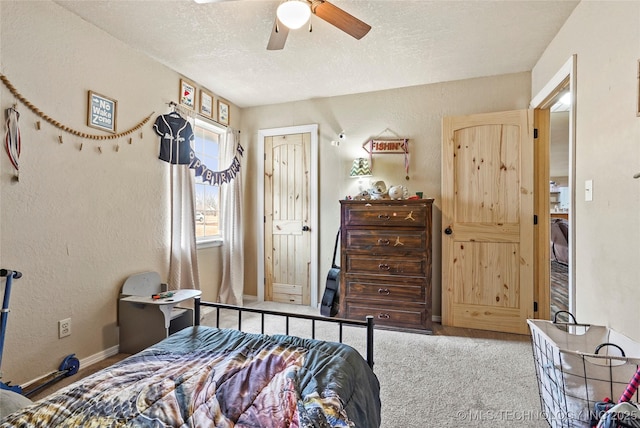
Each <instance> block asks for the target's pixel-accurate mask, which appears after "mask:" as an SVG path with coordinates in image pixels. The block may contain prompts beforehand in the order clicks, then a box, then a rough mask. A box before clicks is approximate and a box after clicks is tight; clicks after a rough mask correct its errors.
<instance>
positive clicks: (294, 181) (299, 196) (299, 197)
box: [264, 133, 311, 305]
mask: <svg viewBox="0 0 640 428" xmlns="http://www.w3.org/2000/svg"><path fill="white" fill-rule="evenodd" d="M310 147H311V134H309V133H305V134H288V135H281V136H273V137H267V138H265V169H264V171H265V177H264V187H265V188H264V191H265V199H264V200H265V234H264V236H265V300H271V301H275V302H285V303H294V304H302V305H309V304H310V273H309V272H310V265H311V256H310V254H311V233H310V229H309V228H310V224H309V222H310V201H309V168H310Z"/></svg>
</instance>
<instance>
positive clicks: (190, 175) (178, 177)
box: [168, 111, 200, 290]
mask: <svg viewBox="0 0 640 428" xmlns="http://www.w3.org/2000/svg"><path fill="white" fill-rule="evenodd" d="M180 113H181V114H182V115H183V117H184V116H186V114H185V113H184V112H182V111H180ZM190 119H191V126H193V118H192V117H190ZM169 168H170V174H171V177H170V192H171V254H170V261H169V280H168V283H169V284H168V285H169V288H170V289H172V290H179V289H182V288H195V289H198V290H199V289H200V278H199V276H198V257H197V254H196V223H195V195H194V194H195V186H194V182H195V177H194V172H193V170H191V169H189V165H172V164H169Z"/></svg>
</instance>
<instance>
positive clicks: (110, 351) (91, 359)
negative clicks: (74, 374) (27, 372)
mask: <svg viewBox="0 0 640 428" xmlns="http://www.w3.org/2000/svg"><path fill="white" fill-rule="evenodd" d="M119 348H120V346H119V345H116V346H112V347H111V348H107V349H105V350H104V351H101V352H98V353H97V354H93V355H90V356H88V357H87V358H83V359H82V360H79V363H80V368H79V370H82V369H83V368H85V367H88V366H90V365H92V364H95V363H99V362H100V361H102V360H106V359H107V358H109V357H113V356H114V355H116V354H117V353H118V351H119ZM50 374H51V373H47V374H45V375H42V376H40V377H37V378H35V379H32V380H30V381H28V382H25V383H24V384H22V385H20V386H22V387H23V388H26V387H27V386H29V385H31V384H33V383H36V382H38V381H40V380H42V379H44V378H45V377H47V376H49V375H50Z"/></svg>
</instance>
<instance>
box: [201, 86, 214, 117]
mask: <svg viewBox="0 0 640 428" xmlns="http://www.w3.org/2000/svg"><path fill="white" fill-rule="evenodd" d="M200 114H201V115H203V116H206V117H209V118H212V119H213V95H211V93H209V92H207V91H205V90H204V89H200Z"/></svg>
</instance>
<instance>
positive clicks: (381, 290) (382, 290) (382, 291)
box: [378, 288, 391, 296]
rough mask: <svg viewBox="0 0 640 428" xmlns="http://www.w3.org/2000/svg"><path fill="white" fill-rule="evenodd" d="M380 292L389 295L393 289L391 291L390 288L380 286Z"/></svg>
mask: <svg viewBox="0 0 640 428" xmlns="http://www.w3.org/2000/svg"><path fill="white" fill-rule="evenodd" d="M378 294H384V295H386V296H388V295H389V294H391V291H389V289H388V288H378Z"/></svg>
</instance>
